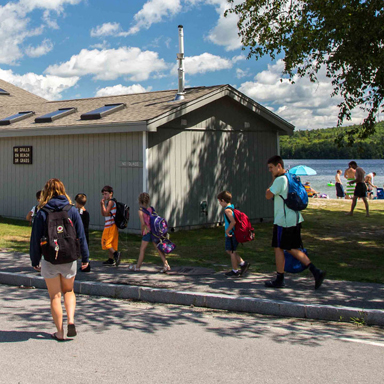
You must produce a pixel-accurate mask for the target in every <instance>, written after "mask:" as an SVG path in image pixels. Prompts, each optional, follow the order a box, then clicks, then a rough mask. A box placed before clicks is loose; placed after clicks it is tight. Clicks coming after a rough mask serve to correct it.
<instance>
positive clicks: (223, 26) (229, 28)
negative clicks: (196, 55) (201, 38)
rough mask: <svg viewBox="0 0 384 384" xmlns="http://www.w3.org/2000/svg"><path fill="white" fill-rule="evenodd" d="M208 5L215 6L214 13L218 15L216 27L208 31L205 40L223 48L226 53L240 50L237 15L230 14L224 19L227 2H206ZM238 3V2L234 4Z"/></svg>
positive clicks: (211, 0)
mask: <svg viewBox="0 0 384 384" xmlns="http://www.w3.org/2000/svg"><path fill="white" fill-rule="evenodd" d="M207 3H208V4H212V5H215V6H216V11H217V13H218V14H219V20H218V21H217V23H216V26H215V27H214V28H213V29H211V30H210V31H209V34H208V36H207V39H208V40H209V41H211V42H212V43H214V44H216V45H220V46H222V47H224V48H225V50H226V51H233V50H235V49H239V48H241V46H242V44H241V39H240V37H239V36H238V28H237V22H238V17H237V15H235V14H233V13H231V14H228V16H227V17H224V12H225V11H226V10H227V9H228V8H230V5H229V3H228V1H227V0H207ZM234 3H235V4H236V3H239V1H235V2H234Z"/></svg>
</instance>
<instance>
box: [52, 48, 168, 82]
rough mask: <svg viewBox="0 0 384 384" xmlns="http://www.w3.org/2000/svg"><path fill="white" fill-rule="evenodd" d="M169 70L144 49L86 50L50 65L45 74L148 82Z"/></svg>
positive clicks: (154, 53)
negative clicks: (63, 61) (151, 77)
mask: <svg viewBox="0 0 384 384" xmlns="http://www.w3.org/2000/svg"><path fill="white" fill-rule="evenodd" d="M167 68H168V65H167V64H166V63H165V62H164V60H163V59H159V57H158V53H157V52H153V51H141V50H140V48H134V47H121V48H118V49H103V50H98V49H94V50H91V51H90V50H88V49H82V50H81V51H80V53H79V54H78V55H73V56H72V57H71V58H70V60H69V61H67V62H65V63H62V64H59V65H51V66H49V67H48V68H47V69H46V70H45V72H46V73H48V74H51V75H57V76H85V75H93V79H94V80H115V79H117V78H118V77H120V76H124V78H126V79H128V80H130V81H143V80H147V79H148V78H149V77H150V76H151V74H152V73H156V72H161V71H164V70H166V69H167Z"/></svg>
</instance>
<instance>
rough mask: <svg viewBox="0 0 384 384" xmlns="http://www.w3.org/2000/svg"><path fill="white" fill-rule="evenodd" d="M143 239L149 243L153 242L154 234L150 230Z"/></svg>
mask: <svg viewBox="0 0 384 384" xmlns="http://www.w3.org/2000/svg"><path fill="white" fill-rule="evenodd" d="M141 240H143V241H147V242H148V243H151V242H152V234H151V232H148V233H147V234H146V235H144V236H143V238H142V239H141Z"/></svg>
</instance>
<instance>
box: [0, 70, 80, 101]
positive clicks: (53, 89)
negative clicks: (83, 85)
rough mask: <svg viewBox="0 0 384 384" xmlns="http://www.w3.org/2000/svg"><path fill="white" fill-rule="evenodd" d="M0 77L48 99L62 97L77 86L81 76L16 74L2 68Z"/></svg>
mask: <svg viewBox="0 0 384 384" xmlns="http://www.w3.org/2000/svg"><path fill="white" fill-rule="evenodd" d="M0 78H1V79H3V80H5V81H8V82H9V83H12V84H14V85H16V86H18V87H20V88H23V89H25V90H26V91H29V92H31V93H33V94H35V95H38V96H41V97H44V98H45V99H48V100H59V99H61V97H62V96H61V93H62V92H63V91H65V90H66V89H68V88H71V87H73V86H75V85H76V83H77V82H78V81H79V77H76V76H74V77H65V78H64V77H58V76H50V75H47V76H43V75H36V74H35V73H31V72H30V73H26V74H24V75H18V74H14V73H13V71H12V70H10V69H9V70H3V69H0Z"/></svg>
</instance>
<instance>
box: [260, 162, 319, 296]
mask: <svg viewBox="0 0 384 384" xmlns="http://www.w3.org/2000/svg"><path fill="white" fill-rule="evenodd" d="M267 164H268V170H269V172H271V174H272V185H271V186H270V187H269V188H268V189H267V190H266V192H265V197H266V199H267V200H271V199H273V201H274V221H273V235H272V247H273V248H274V251H275V260H276V271H277V275H276V278H275V279H274V280H270V281H266V282H265V286H266V287H267V288H283V287H284V286H285V283H284V266H285V257H284V250H286V251H288V252H289V253H290V254H291V255H292V256H293V257H294V258H296V259H297V260H299V261H300V262H301V263H302V264H303V265H305V266H306V267H308V268H309V270H310V271H311V272H312V274H313V277H314V278H315V289H318V288H320V286H321V285H322V283H323V281H324V279H325V276H326V271H322V270H321V269H318V268H316V267H315V265H314V264H313V263H312V262H311V260H310V259H309V258H308V256H307V255H306V254H305V253H304V252H302V251H301V247H302V244H303V242H302V240H301V223H302V222H303V221H304V219H303V217H302V215H301V213H300V212H296V211H293V210H292V209H290V208H288V207H287V206H286V205H285V202H284V199H287V196H288V179H287V177H286V176H285V172H286V171H285V169H284V161H283V159H282V158H281V157H280V156H273V157H271V158H270V159H269V160H268V161H267Z"/></svg>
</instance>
